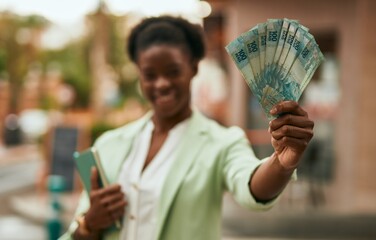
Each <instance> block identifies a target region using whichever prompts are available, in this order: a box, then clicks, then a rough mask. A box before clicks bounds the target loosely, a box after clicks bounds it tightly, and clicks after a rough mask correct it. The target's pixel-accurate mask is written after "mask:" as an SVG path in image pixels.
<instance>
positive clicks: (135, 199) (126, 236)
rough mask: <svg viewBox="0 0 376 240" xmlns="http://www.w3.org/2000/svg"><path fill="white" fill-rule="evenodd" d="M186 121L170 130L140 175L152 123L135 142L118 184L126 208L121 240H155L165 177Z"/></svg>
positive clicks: (149, 139)
mask: <svg viewBox="0 0 376 240" xmlns="http://www.w3.org/2000/svg"><path fill="white" fill-rule="evenodd" d="M188 122H189V119H187V120H185V121H183V122H181V123H179V124H177V125H176V126H175V127H174V128H172V129H171V130H170V131H169V133H168V136H167V138H166V140H165V142H164V143H163V145H162V147H161V149H160V150H159V152H158V153H157V154H156V155H155V157H154V158H153V160H152V161H151V162H150V163H149V165H148V166H147V167H146V168H145V170H144V171H143V172H142V168H143V166H144V163H145V159H146V156H147V153H148V151H149V148H150V142H151V137H152V133H153V130H154V124H153V122H152V121H149V122H148V123H147V124H146V126H145V128H144V129H143V130H142V132H140V134H139V135H138V136H137V138H136V139H135V142H134V145H133V147H132V150H131V152H130V154H129V155H128V158H127V159H126V161H125V162H124V164H123V167H122V169H121V172H120V175H119V179H118V182H119V184H120V185H121V187H122V190H123V192H124V193H125V197H126V198H127V200H128V206H127V208H126V210H125V211H126V213H125V217H124V225H123V228H122V230H121V234H120V236H121V237H120V239H121V240H139V239H142V240H151V239H155V237H156V236H155V234H156V233H155V231H156V222H157V209H158V204H159V197H160V194H161V191H162V186H163V183H164V180H165V177H166V175H167V173H168V171H169V169H170V167H171V164H172V162H173V161H174V159H175V157H176V156H175V155H176V148H177V145H178V143H179V142H180V140H181V138H182V136H183V134H184V131H185V130H186V128H187V126H188Z"/></svg>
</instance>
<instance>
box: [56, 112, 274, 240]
mask: <svg viewBox="0 0 376 240" xmlns="http://www.w3.org/2000/svg"><path fill="white" fill-rule="evenodd" d="M151 115H152V113H151V112H149V113H148V114H146V115H145V116H144V117H142V118H141V119H139V120H137V121H135V122H132V123H130V124H127V125H125V126H123V127H121V128H118V129H115V130H111V131H109V132H106V133H105V134H103V135H102V136H101V137H100V138H99V139H98V140H97V141H96V143H95V147H96V148H97V150H98V152H99V155H100V158H101V160H102V162H103V163H102V165H103V166H104V170H105V173H106V175H107V177H108V179H109V180H110V182H112V183H115V182H117V178H118V175H119V171H120V169H121V167H122V164H123V162H124V160H125V159H126V157H127V155H128V154H129V152H130V149H131V147H132V143H133V140H134V139H135V137H136V136H137V134H138V133H139V132H140V130H141V129H142V128H143V127H144V126H145V124H146V123H147V121H149V120H150V118H151ZM177 156H178V157H177V159H175V161H174V163H173V165H172V166H171V169H170V171H169V174H168V176H167V177H166V179H165V183H164V186H163V189H162V194H161V199H160V202H159V205H160V206H159V212H158V214H157V218H156V219H154V220H152V221H156V223H157V229H156V231H157V232H156V239H162V240H170V239H171V240H185V239H187V240H193V239H197V240H201V239H202V240H210V239H220V238H221V208H222V195H223V193H224V192H225V191H229V192H230V193H231V194H232V196H233V197H234V199H235V200H236V201H237V202H238V203H239V204H240V205H242V206H244V207H246V208H248V209H253V210H264V209H268V208H270V207H271V206H272V205H273V204H274V202H275V201H271V202H268V203H266V204H265V203H258V202H256V201H255V199H254V198H253V196H252V195H251V194H250V191H249V189H248V182H249V179H250V177H251V175H252V174H253V172H254V171H255V169H256V168H257V167H258V166H259V165H260V164H261V163H262V161H260V160H259V159H257V158H256V157H255V155H254V153H253V151H252V149H251V147H250V144H249V142H248V140H247V138H246V136H245V134H244V132H243V131H242V130H241V129H240V128H238V127H231V128H225V127H222V126H220V125H219V124H217V123H216V122H214V121H212V120H209V119H208V118H206V117H205V116H203V115H202V114H201V113H200V112H198V111H194V112H193V115H192V119H191V121H190V123H189V126H188V129H187V132H186V134H185V135H184V139H183V140H182V142H181V143H180V145H179V146H178V154H177ZM88 208H89V200H88V197H87V194H85V193H83V194H82V196H81V198H80V201H79V205H78V208H77V211H76V215H79V214H82V213H84V212H86V211H87V209H88ZM76 228H77V223H76V222H75V221H73V222H72V224H71V225H70V227H69V230H68V231H67V233H66V234H64V235H63V236H62V237H61V238H60V239H71V233H72V232H74V231H75V229H76ZM118 237H119V231H112V232H107V233H106V234H105V237H104V239H106V240H107V239H118Z"/></svg>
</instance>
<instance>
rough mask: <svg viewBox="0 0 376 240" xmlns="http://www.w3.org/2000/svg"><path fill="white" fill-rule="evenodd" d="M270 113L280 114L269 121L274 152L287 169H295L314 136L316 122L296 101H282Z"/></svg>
mask: <svg viewBox="0 0 376 240" xmlns="http://www.w3.org/2000/svg"><path fill="white" fill-rule="evenodd" d="M270 113H271V114H273V115H275V116H277V115H280V117H278V118H276V119H274V120H272V121H270V123H269V132H270V134H271V135H272V138H271V142H272V145H273V148H274V150H275V153H274V154H275V155H276V156H277V158H278V160H279V162H280V164H281V166H282V167H283V168H284V169H285V170H292V169H295V168H296V167H297V166H298V164H299V160H300V158H301V156H302V154H303V152H304V150H305V149H306V147H307V145H308V143H309V141H310V140H311V138H312V137H313V126H314V123H313V121H311V120H310V119H309V118H308V115H307V113H306V112H305V111H304V110H303V109H302V108H301V107H300V106H299V104H298V103H297V102H294V101H284V102H280V103H279V104H277V105H275V106H274V107H273V108H272V110H271V111H270Z"/></svg>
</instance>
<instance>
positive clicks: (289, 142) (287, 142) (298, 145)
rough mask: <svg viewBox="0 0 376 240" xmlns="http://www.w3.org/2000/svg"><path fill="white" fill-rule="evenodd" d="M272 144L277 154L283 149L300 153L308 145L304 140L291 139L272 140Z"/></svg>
mask: <svg viewBox="0 0 376 240" xmlns="http://www.w3.org/2000/svg"><path fill="white" fill-rule="evenodd" d="M272 143H273V146H274V149H275V150H276V151H277V152H280V151H282V150H283V149H284V148H286V147H288V148H290V149H291V150H293V151H295V152H296V153H301V152H303V151H304V149H305V148H306V147H307V145H308V141H307V140H305V139H298V138H293V137H283V138H281V139H279V140H277V139H274V138H272Z"/></svg>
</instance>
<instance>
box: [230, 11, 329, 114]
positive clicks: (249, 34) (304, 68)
mask: <svg viewBox="0 0 376 240" xmlns="http://www.w3.org/2000/svg"><path fill="white" fill-rule="evenodd" d="M226 51H227V52H228V54H229V55H230V56H231V59H232V60H233V62H234V63H235V64H236V66H237V68H238V69H239V71H240V72H241V74H242V76H243V78H244V79H245V81H246V83H247V84H248V86H249V88H250V89H251V91H252V93H253V94H254V95H255V96H256V98H257V100H258V101H259V103H260V105H261V107H262V109H263V111H264V113H265V115H266V116H267V118H268V119H269V120H271V119H273V118H275V116H272V115H270V114H269V111H270V109H271V108H272V107H273V106H274V105H276V104H277V103H279V102H281V101H284V100H293V101H298V100H299V98H300V97H301V95H302V93H303V91H304V89H305V88H306V86H307V84H308V83H309V82H310V80H311V78H312V77H313V74H314V73H315V71H316V70H317V68H318V67H319V66H320V64H321V63H322V61H324V55H323V54H322V52H321V51H320V48H319V46H318V44H317V43H316V41H315V39H314V37H313V35H312V34H311V33H309V29H308V28H307V27H305V26H303V25H301V24H300V23H299V22H298V21H297V20H290V19H287V18H284V19H269V20H267V22H265V23H259V24H257V25H256V26H255V27H253V28H251V29H250V30H248V31H246V32H244V33H242V34H241V35H240V36H239V37H238V38H236V39H234V40H233V41H232V42H230V43H229V44H228V45H227V46H226Z"/></svg>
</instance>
